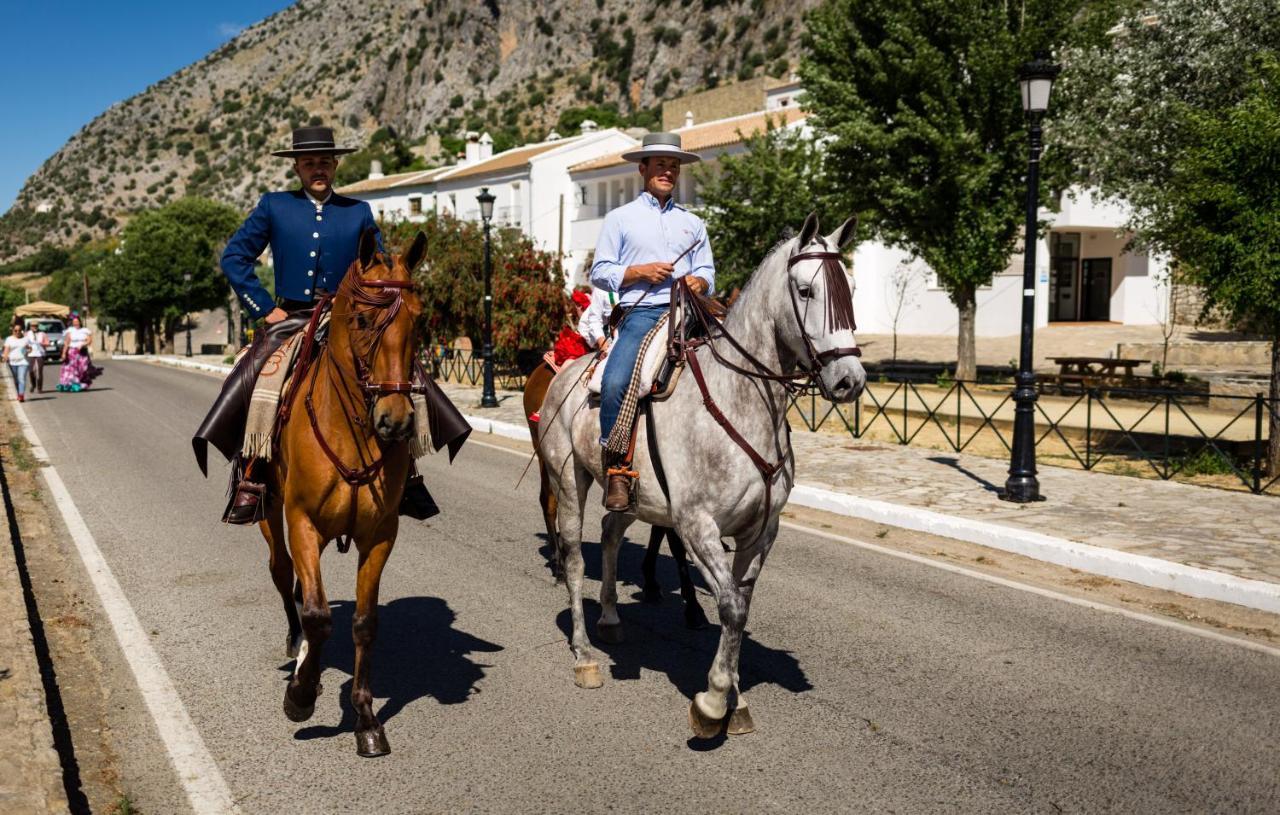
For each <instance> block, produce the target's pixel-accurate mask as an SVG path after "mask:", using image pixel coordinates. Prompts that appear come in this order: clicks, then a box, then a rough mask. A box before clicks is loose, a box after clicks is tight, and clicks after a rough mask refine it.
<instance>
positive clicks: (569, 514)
mask: <svg viewBox="0 0 1280 815" xmlns="http://www.w3.org/2000/svg"><path fill="white" fill-rule="evenodd" d="M569 467H570V468H571V472H570V473H569V474H568V475H567V477H565V478H562V479H561V481H560V490H561V492H560V497H561V498H562V499H563V498H564V497H565V496H566V495H569V496H571V497H573V498H576V499H577V500H576V501H573V500H570V501H565V500H561V501H560V503H559V506H558V507H557V512H556V520H557V521H558V522H559V527H560V545H561V547H562V549H563V551H564V577H565V581H564V582H565V586H566V587H567V588H568V589H569V613H570V615H571V617H572V618H573V633H572V634H571V635H570V638H569V649H570V650H571V651H573V657H574V665H573V682H574V684H575V685H577V686H578V687H580V688H598V687H600V686H601V685H603V684H604V680H603V679H601V677H600V664H599V663H598V662H596V658H595V654H593V653H592V651H591V642H590V640H588V639H587V623H586V617H585V615H584V614H583V611H582V579H583V575H584V572H585V571H586V569H585V566H584V565H583V562H582V512H583V509H584V508H585V507H586V503H587V490H588V488H590V486H591V476H590V475H589V474H588V473H587V472H586V471H585V470H582V469H581V468H579V467H578V466H576V465H574V464H570V465H569Z"/></svg>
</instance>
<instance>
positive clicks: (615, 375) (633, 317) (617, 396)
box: [600, 304, 667, 444]
mask: <svg viewBox="0 0 1280 815" xmlns="http://www.w3.org/2000/svg"><path fill="white" fill-rule="evenodd" d="M666 313H667V306H666V305H665V304H664V305H660V306H636V307H635V308H633V309H631V310H630V311H628V312H627V316H626V317H624V318H623V320H622V324H621V325H620V326H618V333H617V334H616V335H615V336H614V338H613V343H612V344H611V345H610V346H609V364H608V365H606V366H605V369H604V377H603V378H602V379H601V380H600V443H601V444H605V443H606V442H608V440H609V434H610V433H612V432H613V426H614V425H615V424H617V422H618V411H619V410H621V409H622V400H623V398H624V397H625V396H626V395H627V386H628V385H630V384H631V372H632V370H633V369H634V368H635V367H636V356H637V355H638V354H639V353H640V343H641V342H643V341H644V335H645V334H648V333H649V331H650V330H651V329H652V328H653V326H654V325H655V324H656V323H657V322H658V320H660V319H662V315H663V314H666Z"/></svg>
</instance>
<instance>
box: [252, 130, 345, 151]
mask: <svg viewBox="0 0 1280 815" xmlns="http://www.w3.org/2000/svg"><path fill="white" fill-rule="evenodd" d="M355 151H356V148H354V147H338V146H337V145H335V144H334V142H333V128H332V127H299V128H297V129H296V130H294V131H293V148H292V149H290V150H275V151H273V152H272V153H271V155H273V156H280V157H281V158H297V157H298V156H314V155H316V154H321V153H323V154H327V155H332V156H345V155H346V154H347V153H354V152H355Z"/></svg>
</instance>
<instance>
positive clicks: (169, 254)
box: [100, 198, 241, 346]
mask: <svg viewBox="0 0 1280 815" xmlns="http://www.w3.org/2000/svg"><path fill="white" fill-rule="evenodd" d="M240 221H241V216H240V213H239V212H237V211H236V210H235V209H233V208H231V207H228V206H225V205H223V204H217V203H214V202H212V201H205V200H201V199H192V198H187V199H182V200H179V201H175V202H174V203H172V204H168V205H166V206H164V207H161V208H160V209H155V210H149V211H147V212H143V213H140V214H139V215H138V216H136V217H135V218H134V219H133V220H132V221H130V223H129V225H128V226H127V227H126V228H125V230H124V241H123V247H122V250H121V251H120V252H119V253H117V254H112V255H110V256H109V257H108V258H107V259H106V260H105V262H104V264H103V266H104V273H103V285H102V293H101V295H100V300H101V306H102V309H103V310H105V311H106V312H107V313H109V314H110V315H112V316H113V317H115V318H117V319H120V320H125V321H128V322H131V323H133V324H134V325H135V326H136V327H137V328H138V330H139V334H140V337H139V339H140V340H143V339H144V338H143V336H142V335H147V336H150V337H152V338H155V337H156V336H157V335H160V336H163V338H164V341H165V344H166V346H172V344H173V335H174V331H175V330H176V328H177V326H178V323H179V321H180V320H181V318H182V316H183V315H184V314H186V313H187V312H190V311H202V310H204V309H210V308H216V307H218V306H221V305H222V304H223V303H224V301H225V300H226V298H227V296H228V286H227V282H226V279H225V278H224V277H223V276H222V273H221V271H220V270H219V269H218V255H219V253H220V251H221V249H222V246H223V245H224V244H225V243H226V241H227V239H229V238H230V237H231V235H232V234H233V233H234V232H235V229H236V227H237V226H238V225H239V224H240ZM184 274H190V275H191V281H190V283H187V282H186V281H184V280H183V275H184ZM144 342H145V340H144Z"/></svg>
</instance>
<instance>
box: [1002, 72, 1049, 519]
mask: <svg viewBox="0 0 1280 815" xmlns="http://www.w3.org/2000/svg"><path fill="white" fill-rule="evenodd" d="M1061 70H1062V68H1061V67H1060V66H1058V65H1055V64H1053V63H1052V62H1050V61H1049V59H1048V55H1047V54H1037V55H1036V58H1035V59H1034V60H1033V61H1031V62H1028V63H1026V64H1024V65H1023V66H1022V67H1021V69H1019V71H1018V81H1019V84H1020V85H1021V86H1022V110H1023V112H1024V113H1025V114H1026V116H1027V133H1028V136H1029V141H1030V145H1029V147H1030V149H1029V152H1028V158H1027V223H1026V231H1025V233H1024V235H1023V253H1022V352H1021V354H1020V356H1019V360H1018V373H1017V376H1016V377H1015V382H1016V387H1015V388H1014V391H1013V401H1014V403H1015V405H1016V407H1015V408H1014V414H1013V456H1012V458H1011V460H1010V462H1009V478H1008V480H1006V481H1005V482H1004V491H1003V492H1001V493H1000V497H1001V498H1003V499H1004V500H1006V501H1012V502H1014V503H1017V504H1026V503H1030V502H1032V501H1041V500H1044V499H1043V497H1042V496H1041V495H1040V480H1039V479H1038V478H1036V436H1035V433H1036V428H1035V418H1036V373H1035V370H1034V367H1033V363H1034V360H1033V357H1032V334H1033V332H1034V330H1035V318H1036V240H1037V235H1038V233H1039V219H1038V217H1037V212H1038V210H1039V208H1040V146H1041V144H1040V136H1041V132H1042V131H1041V129H1040V122H1041V120H1042V119H1043V118H1044V114H1045V111H1047V110H1048V109H1049V92H1050V91H1051V90H1052V89H1053V80H1054V78H1055V77H1056V76H1057V75H1058V72H1059V71H1061Z"/></svg>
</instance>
